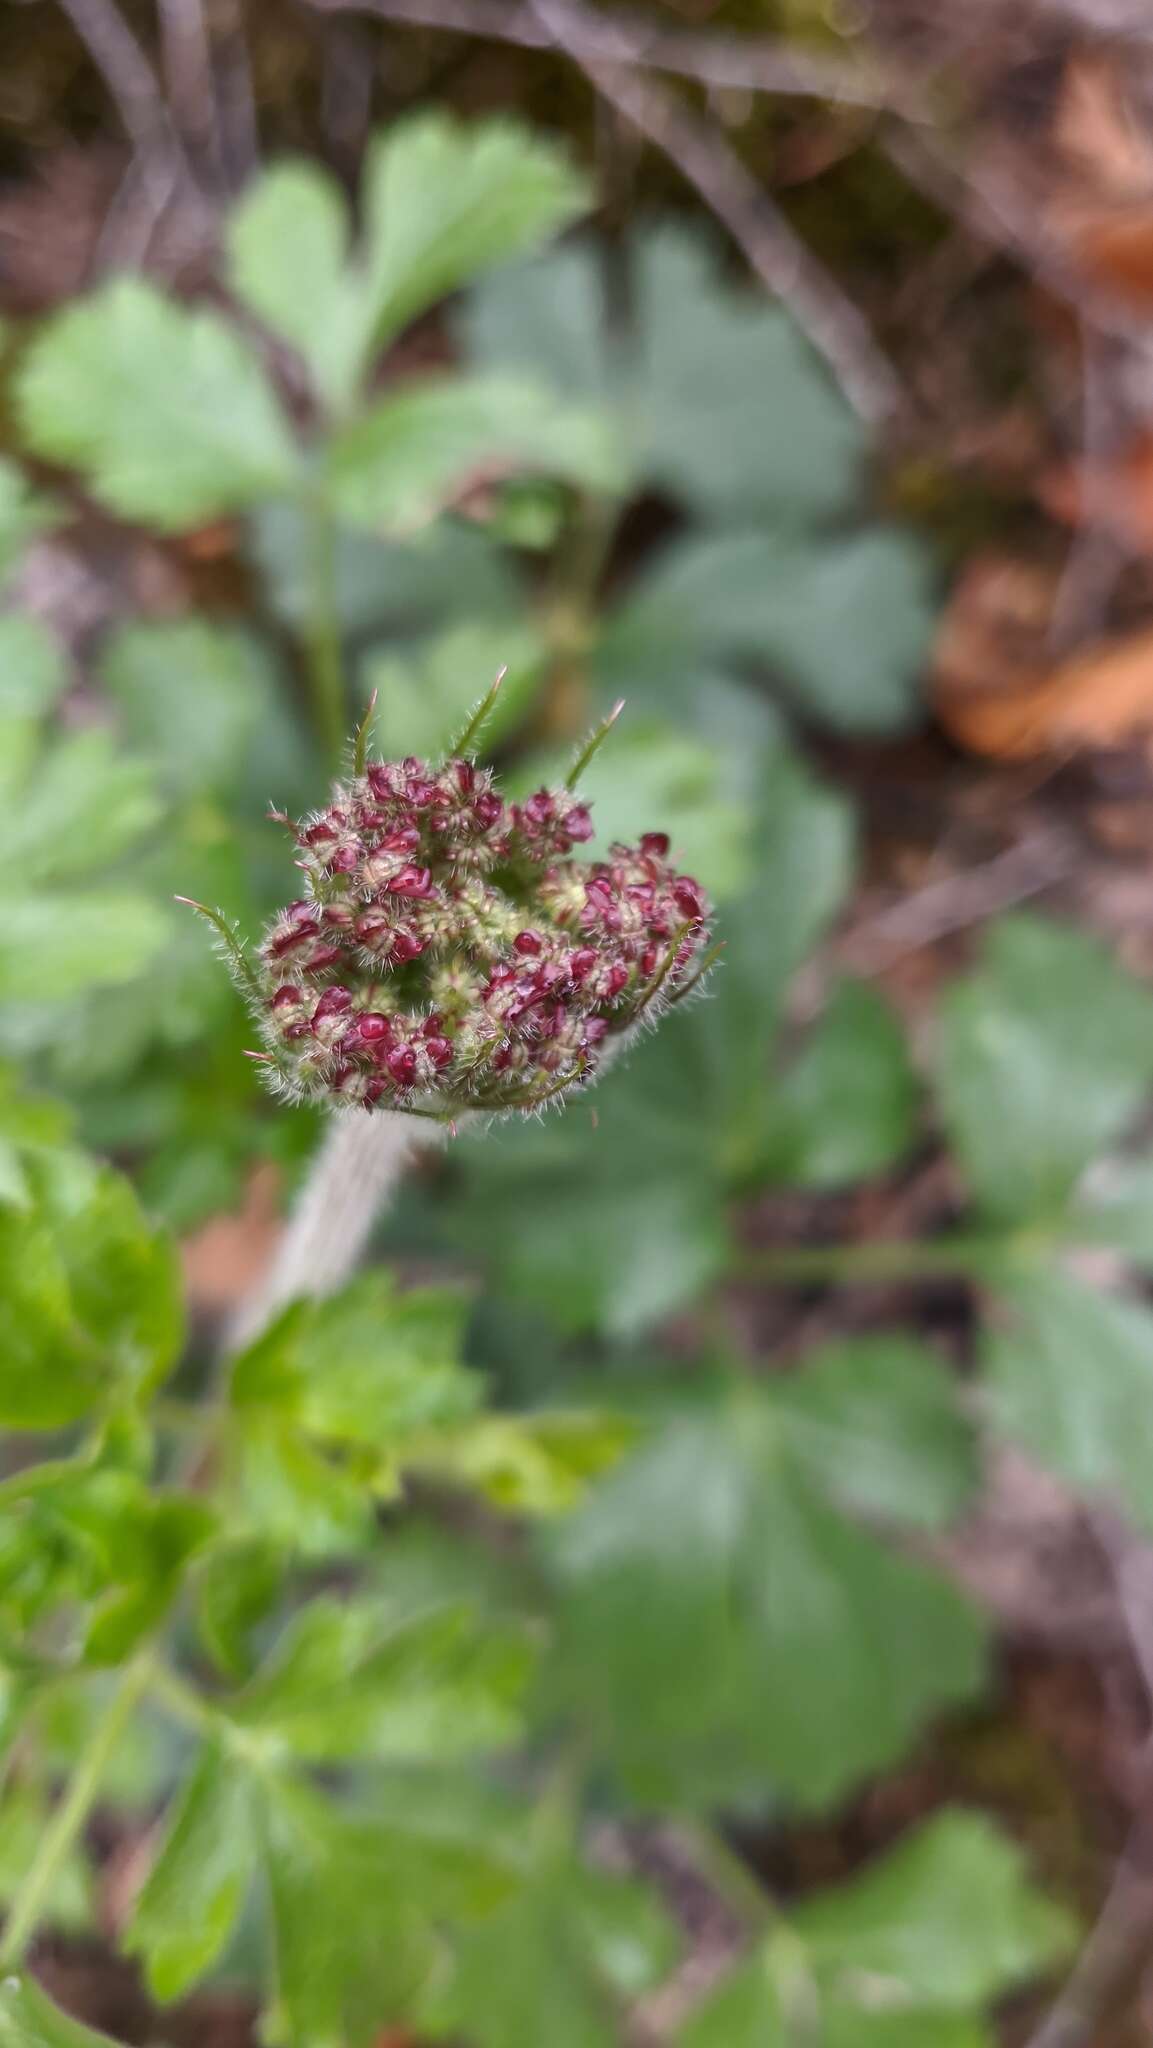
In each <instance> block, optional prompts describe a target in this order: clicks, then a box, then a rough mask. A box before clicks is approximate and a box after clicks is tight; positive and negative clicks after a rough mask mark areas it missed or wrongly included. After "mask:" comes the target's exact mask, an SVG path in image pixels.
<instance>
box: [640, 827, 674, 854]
mask: <svg viewBox="0 0 1153 2048" xmlns="http://www.w3.org/2000/svg"><path fill="white" fill-rule="evenodd" d="M668 850H669V835H668V833H667V832H645V833H642V835H641V852H642V853H648V854H651V855H652V856H653V858H654V859H655V860H663V859H664V857H665V855H666V854H667V852H668Z"/></svg>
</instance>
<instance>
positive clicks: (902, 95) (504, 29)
mask: <svg viewBox="0 0 1153 2048" xmlns="http://www.w3.org/2000/svg"><path fill="white" fill-rule="evenodd" d="M312 5H313V6H314V7H315V8H317V10H318V11H319V12H321V13H325V14H336V13H345V12H354V13H359V14H372V15H375V16H376V17H377V19H378V20H380V21H390V22H395V23H397V24H398V26H400V27H409V28H431V29H445V30H447V31H448V32H450V33H452V34H456V35H464V36H478V37H480V38H482V39H483V40H485V41H490V42H496V43H512V44H514V45H517V46H518V47H520V48H522V49H527V50H548V49H552V48H553V47H554V46H555V44H556V42H557V37H556V35H555V33H554V31H553V30H552V29H551V28H550V27H549V26H548V24H547V22H545V21H544V20H543V19H542V17H541V15H540V12H539V10H538V9H537V8H536V7H534V6H533V5H531V4H528V5H525V6H522V7H518V6H506V5H505V4H504V0H312ZM567 12H568V16H569V20H568V25H567V29H566V35H567V45H566V46H567V48H568V51H569V54H570V55H573V56H576V55H577V54H578V52H579V57H580V58H581V59H589V60H591V61H594V62H597V61H603V62H605V63H609V64H625V65H633V66H636V67H638V68H639V69H641V70H645V71H665V72H670V73H672V74H673V75H674V76H676V77H678V78H691V79H695V80H696V82H697V83H698V84H699V85H707V86H714V87H722V88H723V87H731V88H733V89H734V90H735V91H738V92H768V93H786V94H796V95H798V96H799V97H802V98H811V99H827V100H835V101H840V102H842V103H843V104H844V105H846V106H859V107H886V106H893V107H896V106H898V105H900V106H903V108H904V111H905V112H906V114H908V115H909V116H910V118H914V117H915V107H914V99H913V93H912V90H911V89H906V88H904V87H900V88H898V87H897V86H896V85H895V84H894V83H893V81H892V80H887V79H885V78H884V77H882V76H881V75H880V74H879V73H875V72H874V71H873V70H872V69H870V68H868V67H866V66H865V65H863V64H842V63H838V62H837V60H836V59H834V58H829V57H819V56H814V55H812V54H808V53H804V54H802V53H801V52H799V51H796V50H790V49H788V48H786V47H785V46H784V45H783V44H781V43H779V42H776V41H774V40H771V39H768V38H765V37H758V38H756V39H755V40H754V39H753V38H752V37H747V36H729V35H723V34H717V33H714V34H700V33H697V32H694V31H691V30H687V29H676V30H673V29H663V28H657V27H655V26H654V24H653V23H652V22H651V21H646V20H644V19H643V18H642V17H640V16H638V15H634V14H630V13H628V12H627V11H624V10H620V11H617V10H615V9H614V12H613V13H612V15H611V16H610V15H606V14H598V13H596V12H594V11H593V10H592V9H591V8H588V7H584V6H582V5H580V4H575V5H573V6H572V7H570V8H569V9H568V10H567Z"/></svg>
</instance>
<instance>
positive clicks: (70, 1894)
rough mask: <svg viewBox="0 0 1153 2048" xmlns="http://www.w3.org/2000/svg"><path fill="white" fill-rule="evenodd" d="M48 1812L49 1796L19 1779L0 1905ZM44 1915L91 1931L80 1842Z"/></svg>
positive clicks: (0, 1866)
mask: <svg viewBox="0 0 1153 2048" xmlns="http://www.w3.org/2000/svg"><path fill="white" fill-rule="evenodd" d="M49 1811H50V1807H49V1802H48V1800H47V1799H46V1798H45V1797H43V1796H41V1794H40V1793H39V1791H37V1790H36V1789H35V1788H34V1787H33V1786H31V1785H27V1784H21V1783H20V1782H19V1781H18V1780H17V1781H16V1782H15V1783H14V1784H12V1785H10V1786H9V1787H8V1789H7V1791H6V1792H5V1794H4V1797H3V1799H2V1800H0V1905H3V1906H4V1908H5V1909H7V1908H8V1907H10V1906H11V1905H12V1902H13V1900H14V1899H16V1898H17V1897H18V1895H19V1893H20V1890H21V1887H22V1886H23V1884H24V1881H25V1879H26V1877H27V1875H28V1870H29V1867H30V1865H31V1863H32V1861H33V1858H34V1857H35V1855H36V1851H37V1850H38V1848H39V1847H40V1844H41V1842H42V1840H43V1838H44V1830H45V1828H46V1826H47V1824H48V1817H49ZM42 1919H43V1923H44V1925H45V1926H47V1927H58V1928H64V1929H67V1930H68V1931H70V1932H72V1933H75V1932H77V1931H78V1930H79V1931H84V1932H90V1931H91V1930H92V1927H93V1921H94V1914H93V1884H92V1871H91V1869H90V1867H89V1864H88V1859H87V1857H86V1855H85V1853H84V1849H83V1846H82V1845H81V1844H74V1845H73V1847H72V1848H71V1849H70V1850H69V1852H68V1854H67V1856H66V1857H65V1858H64V1861H63V1862H62V1863H61V1864H60V1866H59V1868H58V1870H57V1871H56V1875H55V1877H54V1879H53V1883H52V1889H51V1891H50V1893H49V1895H48V1899H47V1901H46V1903H45V1908H44V1912H43V1915H42ZM0 2038H2V2036H0Z"/></svg>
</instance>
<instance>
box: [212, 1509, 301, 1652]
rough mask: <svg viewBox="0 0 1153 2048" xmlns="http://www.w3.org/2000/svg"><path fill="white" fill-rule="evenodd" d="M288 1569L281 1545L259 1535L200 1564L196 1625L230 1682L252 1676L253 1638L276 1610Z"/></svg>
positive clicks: (234, 1541) (224, 1547) (241, 1540)
mask: <svg viewBox="0 0 1153 2048" xmlns="http://www.w3.org/2000/svg"><path fill="white" fill-rule="evenodd" d="M285 1571H286V1560H285V1557H284V1553H283V1551H282V1550H281V1548H280V1546H279V1545H278V1544H276V1543H274V1542H270V1541H269V1540H268V1539H267V1538H261V1537H248V1538H245V1537H239V1538H233V1539H231V1540H230V1541H226V1542H224V1543H221V1544H219V1545H217V1546H215V1547H214V1548H213V1549H212V1550H211V1551H210V1552H209V1554H208V1556H207V1557H206V1558H205V1560H204V1562H203V1564H202V1565H201V1568H200V1572H199V1574H198V1577H197V1583H196V1619H197V1624H198V1627H199V1630H200V1636H201V1640H202V1642H203V1643H204V1645H205V1648H206V1649H207V1651H208V1654H209V1656H210V1657H211V1658H212V1661H213V1663H214V1664H215V1665H216V1666H217V1669H218V1670H220V1671H222V1672H223V1673H224V1675H225V1676H226V1677H227V1678H235V1679H240V1678H247V1677H248V1676H249V1675H250V1672H251V1669H252V1666H253V1663H254V1662H255V1652H254V1649H253V1642H252V1638H253V1635H254V1633H255V1632H256V1631H257V1630H258V1629H259V1628H260V1625H261V1624H262V1623H263V1622H265V1621H266V1620H267V1619H268V1617H269V1615H270V1614H271V1613H272V1612H273V1610H274V1609H275V1607H276V1604H277V1601H278V1600H279V1597H280V1594H281V1592H282V1590H283V1586H284V1579H285Z"/></svg>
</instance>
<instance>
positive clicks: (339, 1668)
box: [230, 1599, 532, 1762]
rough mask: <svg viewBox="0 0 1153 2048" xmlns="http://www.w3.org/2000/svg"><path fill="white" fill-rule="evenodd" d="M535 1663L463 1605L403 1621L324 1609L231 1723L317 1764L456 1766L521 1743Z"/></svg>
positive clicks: (507, 1627) (236, 1709)
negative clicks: (461, 1757)
mask: <svg viewBox="0 0 1153 2048" xmlns="http://www.w3.org/2000/svg"><path fill="white" fill-rule="evenodd" d="M531 1661H532V1660H531V1654H530V1646H529V1643H528V1640H527V1638H526V1636H525V1634H524V1632H523V1631H522V1630H521V1629H520V1628H519V1627H517V1626H515V1625H513V1624H502V1623H499V1622H496V1621H494V1620H493V1619H492V1618H491V1617H483V1618H482V1617H480V1616H479V1615H477V1614H476V1613H474V1612H473V1611H472V1610H471V1608H469V1607H467V1606H464V1605H462V1604H461V1603H459V1602H458V1603H456V1604H455V1605H453V1606H447V1605H442V1606H439V1607H436V1608H433V1609H431V1610H429V1611H426V1612H423V1613H416V1614H412V1615H408V1616H405V1617H396V1616H390V1615H389V1613H388V1611H387V1608H386V1607H382V1605H381V1603H380V1601H379V1600H373V1601H368V1600H365V1601H363V1602H360V1603H357V1602H353V1601H349V1602H346V1603H344V1604H341V1603H340V1602H338V1601H335V1600H324V1599H316V1600H313V1601H312V1603H311V1605H310V1606H308V1607H307V1608H305V1609H304V1610H303V1611H302V1613H301V1614H300V1615H299V1616H298V1617H297V1618H296V1620H295V1621H294V1622H293V1623H291V1624H290V1626H289V1627H288V1629H286V1631H285V1633H284V1635H283V1636H282V1637H281V1639H280V1641H279V1642H278V1643H277V1644H276V1646H275V1647H274V1649H273V1651H272V1653H271V1656H270V1657H269V1660H268V1663H267V1664H266V1665H265V1666H264V1667H263V1669H262V1670H261V1671H259V1672H258V1673H257V1675H256V1677H255V1678H254V1679H253V1681H252V1683H251V1684H250V1685H249V1686H248V1687H246V1689H245V1690H244V1692H242V1693H240V1694H238V1695H237V1696H236V1698H235V1699H234V1700H233V1702H232V1703H231V1708H230V1712H231V1714H232V1717H233V1719H234V1720H235V1721H236V1722H237V1723H238V1725H241V1726H243V1727H245V1728H247V1729H250V1730H252V1731H254V1732H259V1733H260V1734H262V1735H264V1736H267V1737H270V1738H272V1739H273V1740H274V1741H276V1742H277V1743H282V1744H284V1745H285V1746H286V1747H287V1748H289V1749H290V1750H292V1751H293V1752H294V1753H295V1754H296V1755H298V1756H301V1757H307V1758H310V1759H312V1760H313V1761H316V1762H324V1761H330V1760H339V1759H341V1758H345V1757H356V1756H364V1757H388V1756H391V1757H451V1756H455V1755H458V1754H464V1753H467V1752H468V1751H470V1750H478V1749H479V1750H485V1749H493V1748H497V1747H500V1746H502V1745H503V1744H505V1743H507V1742H508V1741H510V1740H511V1739H512V1738H513V1736H514V1735H515V1734H516V1732H517V1728H518V1725H519V1716H520V1705H521V1697H522V1694H523V1691H524V1687H525V1684H526V1682H527V1679H528V1676H529V1672H530V1669H531Z"/></svg>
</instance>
